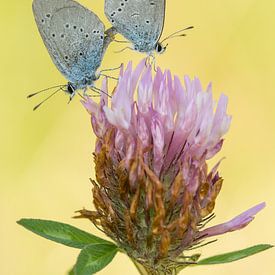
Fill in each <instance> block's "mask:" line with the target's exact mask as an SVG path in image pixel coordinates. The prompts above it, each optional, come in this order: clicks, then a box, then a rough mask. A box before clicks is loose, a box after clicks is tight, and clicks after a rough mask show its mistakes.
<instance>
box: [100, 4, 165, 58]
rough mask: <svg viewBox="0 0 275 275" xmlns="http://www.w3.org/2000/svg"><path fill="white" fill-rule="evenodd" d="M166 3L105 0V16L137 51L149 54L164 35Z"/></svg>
mask: <svg viewBox="0 0 275 275" xmlns="http://www.w3.org/2000/svg"><path fill="white" fill-rule="evenodd" d="M165 3H166V1H165V0H105V14H106V16H107V18H108V19H109V21H110V22H111V23H112V25H113V27H114V28H115V29H116V30H117V31H118V32H119V33H121V34H122V35H123V36H124V37H125V38H126V39H128V40H129V41H131V42H132V43H133V45H134V48H135V49H136V50H137V51H140V52H147V53H149V52H151V51H153V50H154V48H155V46H156V44H157V42H158V41H159V39H160V36H161V34H162V30H163V25H164V18H165Z"/></svg>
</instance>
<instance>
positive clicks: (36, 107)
mask: <svg viewBox="0 0 275 275" xmlns="http://www.w3.org/2000/svg"><path fill="white" fill-rule="evenodd" d="M59 91H62V88H60V87H59V88H58V89H57V90H56V91H54V92H53V93H52V94H50V95H49V96H48V97H46V98H45V99H44V100H43V101H41V102H40V103H39V104H37V105H36V106H35V107H34V108H33V111H35V110H37V109H38V108H39V107H40V106H41V105H42V104H43V103H45V102H46V101H48V100H49V99H50V98H51V97H53V96H54V95H55V94H57V93H58V92H59Z"/></svg>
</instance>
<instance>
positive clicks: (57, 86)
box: [27, 85, 66, 98]
mask: <svg viewBox="0 0 275 275" xmlns="http://www.w3.org/2000/svg"><path fill="white" fill-rule="evenodd" d="M63 87H66V85H56V86H52V87H50V88H47V89H43V90H41V91H38V92H36V93H33V94H30V95H28V96H27V98H31V97H33V96H36V95H38V94H40V93H43V92H46V91H49V90H51V89H55V88H63Z"/></svg>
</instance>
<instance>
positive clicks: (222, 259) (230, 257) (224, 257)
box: [197, 244, 273, 265]
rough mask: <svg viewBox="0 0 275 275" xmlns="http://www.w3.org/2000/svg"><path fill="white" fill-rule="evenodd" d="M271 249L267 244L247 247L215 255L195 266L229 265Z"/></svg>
mask: <svg viewBox="0 0 275 275" xmlns="http://www.w3.org/2000/svg"><path fill="white" fill-rule="evenodd" d="M272 247H273V246H272V245H269V244H259V245H255V246H252V247H248V248H246V249H243V250H239V251H233V252H229V253H225V254H220V255H216V256H213V257H210V258H206V259H202V260H201V261H199V262H197V264H198V265H210V264H224V263H230V262H234V261H238V260H240V259H243V258H246V257H249V256H252V255H254V254H256V253H259V252H262V251H264V250H267V249H269V248H272Z"/></svg>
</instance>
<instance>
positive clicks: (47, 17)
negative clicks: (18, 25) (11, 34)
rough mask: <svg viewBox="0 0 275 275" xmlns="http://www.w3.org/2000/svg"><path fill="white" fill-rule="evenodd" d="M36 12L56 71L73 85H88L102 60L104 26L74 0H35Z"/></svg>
mask: <svg viewBox="0 0 275 275" xmlns="http://www.w3.org/2000/svg"><path fill="white" fill-rule="evenodd" d="M33 12H34V16H35V20H36V23H37V26H38V29H39V32H40V34H41V36H42V39H43V41H44V44H45V45H46V47H47V50H48V52H49V54H50V56H51V58H52V60H53V62H54V63H55V65H56V66H57V68H58V69H59V70H60V71H61V72H62V73H63V74H64V75H65V77H66V78H67V79H68V80H69V81H70V82H72V83H79V84H83V86H85V85H86V83H85V82H86V81H87V80H89V79H91V78H92V77H93V75H94V73H95V71H96V70H97V68H98V67H99V66H100V64H101V61H102V55H103V44H104V25H103V23H102V22H101V21H100V19H99V18H98V17H97V16H96V15H95V14H94V13H93V12H91V11H89V10H88V9H86V8H85V7H83V6H82V5H80V4H78V3H77V2H75V1H73V0H34V1H33Z"/></svg>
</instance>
